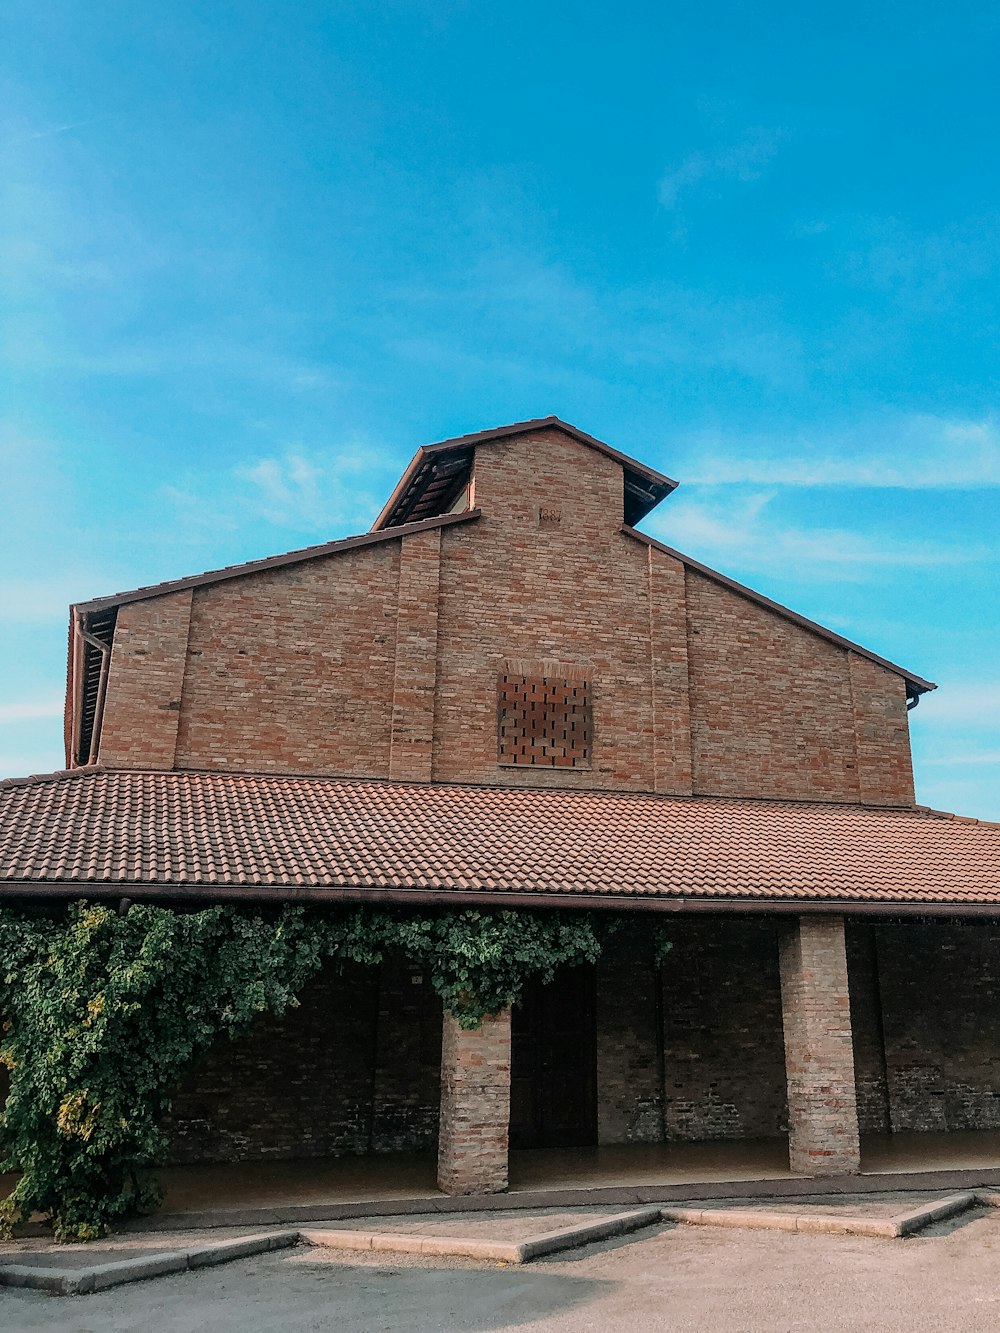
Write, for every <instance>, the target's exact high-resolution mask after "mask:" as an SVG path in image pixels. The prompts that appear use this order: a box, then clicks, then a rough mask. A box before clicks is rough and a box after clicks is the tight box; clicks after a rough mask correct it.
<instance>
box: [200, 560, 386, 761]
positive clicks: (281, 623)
mask: <svg viewBox="0 0 1000 1333" xmlns="http://www.w3.org/2000/svg"><path fill="white" fill-rule="evenodd" d="M399 554H400V543H399V542H398V541H389V542H385V543H379V544H378V545H375V546H365V547H360V548H356V549H353V550H348V551H344V552H342V553H341V554H339V555H336V556H330V557H326V558H320V559H317V560H311V561H307V562H305V563H303V564H300V565H290V566H286V567H284V568H280V569H275V570H270V571H268V572H266V573H260V574H253V575H248V576H247V577H246V578H241V579H235V580H232V581H226V582H224V583H214V584H210V585H209V586H207V587H203V588H198V589H196V591H195V596H194V602H193V606H192V612H191V635H190V642H189V646H188V660H187V670H186V673H185V679H184V699H183V707H182V711H181V719H180V727H179V731H178V737H177V757H176V765H177V767H178V768H219V769H227V768H228V769H247V770H250V771H257V772H275V773H280V772H296V773H348V774H365V775H371V776H387V775H388V772H389V749H390V732H391V721H392V694H393V675H394V667H395V644H396V592H397V586H398V582H399Z"/></svg>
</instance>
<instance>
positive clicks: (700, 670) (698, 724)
mask: <svg viewBox="0 0 1000 1333" xmlns="http://www.w3.org/2000/svg"><path fill="white" fill-rule="evenodd" d="M687 607H688V630H689V640H688V653H689V656H690V662H691V743H692V749H693V754H694V779H693V780H694V790H695V791H696V792H705V793H708V794H710V795H720V796H741V795H756V796H777V797H791V798H793V799H795V798H801V797H810V798H812V799H822V800H832V801H857V799H858V777H857V756H856V750H855V741H854V712H853V700H852V697H851V684H850V677H849V673H848V664H847V653H846V652H845V651H844V650H843V649H841V648H838V647H836V646H835V645H833V644H831V643H828V642H826V641H825V640H823V639H820V638H817V636H816V635H813V634H809V633H808V632H807V631H804V630H802V629H800V628H799V627H798V626H797V625H795V624H793V623H792V622H790V621H787V620H783V619H781V618H780V617H778V616H776V615H774V613H773V612H770V611H768V610H767V609H766V608H764V607H760V606H757V605H756V604H755V603H753V602H750V601H748V600H747V599H746V598H745V597H741V596H740V595H739V594H738V593H735V592H733V591H731V590H730V589H729V588H726V587H724V586H722V585H720V584H718V583H715V582H714V581H713V580H711V579H708V578H706V577H705V576H704V575H701V574H699V573H697V572H696V571H693V570H689V571H688V577H687Z"/></svg>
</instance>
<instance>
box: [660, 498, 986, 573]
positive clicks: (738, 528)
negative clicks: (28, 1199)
mask: <svg viewBox="0 0 1000 1333" xmlns="http://www.w3.org/2000/svg"><path fill="white" fill-rule="evenodd" d="M774 498H775V495H774V492H757V493H753V494H751V495H749V496H747V495H742V494H741V495H739V496H733V495H732V494H730V495H729V497H728V498H727V496H726V495H725V494H723V495H719V496H715V497H712V498H711V499H708V500H705V501H700V500H693V499H686V498H685V497H684V496H683V494H680V495H678V497H677V499H676V500H675V501H673V502H672V504H671V505H670V506H669V507H668V508H667V509H665V510H664V511H663V512H662V513H657V514H656V515H655V516H654V517H653V518H652V519H651V520H650V522H649V524H648V526H649V527H650V528H651V530H652V531H653V532H654V534H655V535H656V536H658V537H660V538H661V539H662V540H663V541H665V542H666V543H667V544H668V545H670V546H675V547H678V548H679V549H681V550H682V551H684V552H685V554H688V555H691V556H694V557H696V558H697V559H703V560H706V562H707V563H710V564H711V563H714V562H716V561H720V562H721V563H722V564H723V565H724V566H725V565H729V566H733V565H735V566H737V567H741V568H744V569H751V570H756V571H758V572H761V571H764V572H767V573H774V574H780V575H782V576H783V577H786V578H787V577H788V576H789V574H799V575H801V576H804V577H807V578H809V579H810V580H812V581H814V582H815V581H817V580H824V581H825V580H829V579H837V580H844V579H847V580H849V581H851V582H866V581H867V580H868V579H870V577H871V574H872V571H873V570H899V569H927V568H934V567H937V566H941V565H961V564H966V563H971V562H974V561H976V560H979V559H982V558H983V554H984V553H983V552H982V551H980V550H978V549H974V548H971V547H949V546H944V545H942V544H940V543H934V542H905V541H895V540H892V539H890V538H888V537H878V538H869V537H867V536H864V535H862V534H861V533H858V532H853V531H850V530H848V529H841V528H808V529H805V528H797V527H795V526H791V525H788V524H785V523H783V522H781V521H780V520H778V519H777V518H775V517H774V516H773V515H772V514H771V513H770V512H769V507H770V505H771V504H772V502H773V500H774Z"/></svg>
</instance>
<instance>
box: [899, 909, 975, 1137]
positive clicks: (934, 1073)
mask: <svg viewBox="0 0 1000 1333" xmlns="http://www.w3.org/2000/svg"><path fill="white" fill-rule="evenodd" d="M875 943H876V950H877V966H878V977H879V985H880V990H881V995H882V1004H883V1027H884V1032H885V1064H886V1081H887V1085H888V1101H889V1116H890V1119H891V1125H892V1128H893V1130H895V1131H900V1130H916V1131H921V1130H939V1131H940V1130H965V1129H1000V925H997V924H990V923H986V922H975V923H972V922H970V923H968V924H964V923H957V922H943V921H942V922H926V923H916V922H904V923H899V924H896V925H879V926H878V927H877V928H876V931H875Z"/></svg>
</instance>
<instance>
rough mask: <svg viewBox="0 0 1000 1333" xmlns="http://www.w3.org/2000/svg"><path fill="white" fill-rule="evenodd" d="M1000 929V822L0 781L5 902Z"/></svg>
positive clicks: (141, 778)
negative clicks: (958, 918)
mask: <svg viewBox="0 0 1000 1333" xmlns="http://www.w3.org/2000/svg"><path fill="white" fill-rule="evenodd" d="M126 891H127V894H128V896H154V897H155V896H171V897H183V896H185V894H190V895H192V896H196V897H200V898H207V897H226V896H234V897H241V896H242V897H256V898H267V897H271V896H274V897H286V898H287V897H294V896H297V895H303V896H311V895H317V894H318V895H319V896H322V897H344V896H350V897H353V898H358V899H364V898H365V897H371V898H375V897H385V896H387V895H389V896H400V897H418V896H420V894H421V893H422V892H426V891H430V892H432V893H433V895H434V896H435V897H436V898H437V899H439V900H440V899H442V898H451V897H454V899H455V900H456V901H462V900H463V899H465V900H468V901H484V900H494V899H495V900H496V901H498V902H500V901H504V900H505V895H514V896H523V895H533V896H540V898H539V900H546V899H547V900H548V901H556V902H559V901H562V902H565V903H567V904H570V903H576V904H586V903H587V902H592V903H597V904H603V905H614V903H616V902H625V901H628V900H631V901H633V902H638V903H648V904H649V905H651V906H655V905H657V904H658V903H659V904H660V905H663V906H668V905H674V906H681V905H688V906H692V907H693V906H697V905H702V906H708V905H710V904H711V903H725V902H728V903H730V904H735V903H736V902H742V903H744V904H746V905H751V904H753V905H757V906H760V907H769V906H770V907H776V906H781V905H784V906H786V907H787V906H794V905H798V906H801V907H803V908H808V907H809V905H815V906H818V907H821V906H824V905H826V906H832V905H834V904H838V903H841V904H845V905H847V910H851V908H852V907H855V908H859V909H860V908H863V907H864V905H868V907H869V909H872V908H874V907H876V906H877V905H878V904H886V905H887V906H890V907H897V908H903V907H910V908H913V909H916V908H919V907H920V906H921V905H924V906H926V907H928V908H931V909H933V908H934V907H935V906H937V907H941V906H944V905H951V906H952V907H953V908H955V907H965V908H966V909H975V910H979V911H985V910H993V911H994V912H995V914H997V915H1000V825H997V824H980V823H977V822H976V821H974V820H964V819H958V818H955V817H954V816H949V815H943V814H940V813H938V812H935V811H930V810H925V809H921V808H917V809H910V810H894V809H881V808H874V807H870V806H856V805H834V804H825V803H804V802H803V803H799V802H790V801H789V802H785V801H766V800H759V801H758V800H738V799H729V798H723V797H668V796H646V795H632V794H621V793H611V792H593V791H589V792H569V791H552V790H525V789H516V790H515V789H509V788H506V789H498V788H485V787H461V786H444V785H435V786H425V785H421V784H417V783H389V782H377V781H363V780H355V779H348V778H308V777H276V776H254V775H247V774H235V773H230V774H226V773H190V772H171V773H153V772H120V771H102V770H99V769H82V770H76V771H75V772H73V773H68V774H50V775H46V776H42V777H36V778H29V779H20V780H12V781H8V782H6V783H0V893H3V894H6V895H8V896H10V895H14V894H17V895H23V894H25V893H29V894H32V895H34V894H46V893H52V894H61V895H66V894H72V895H77V894H80V893H88V894H96V893H102V892H103V893H108V894H110V893H114V894H115V895H116V896H117V895H122V894H123V893H125V892H126Z"/></svg>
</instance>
